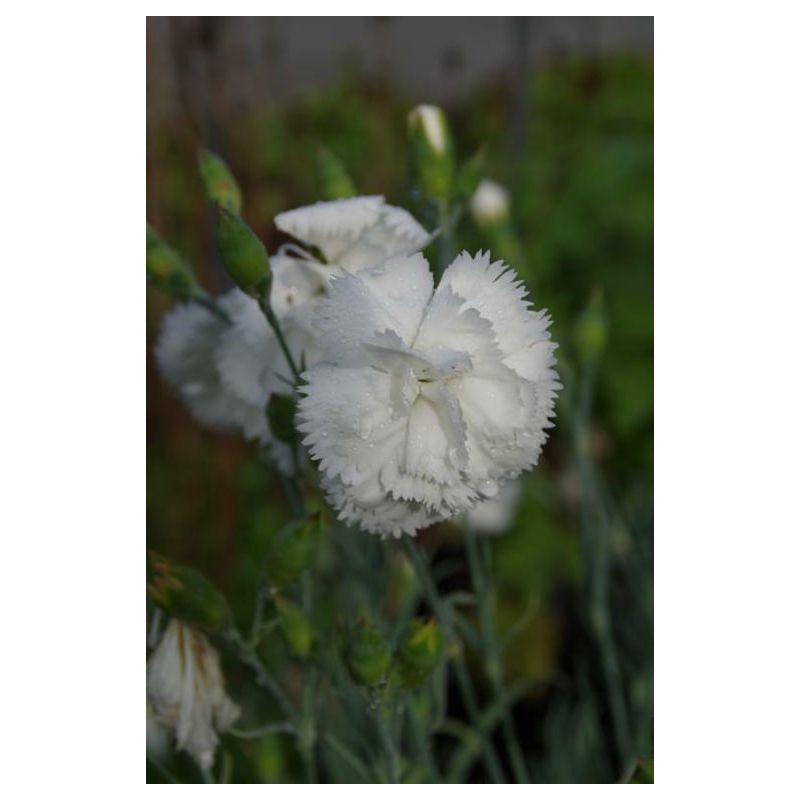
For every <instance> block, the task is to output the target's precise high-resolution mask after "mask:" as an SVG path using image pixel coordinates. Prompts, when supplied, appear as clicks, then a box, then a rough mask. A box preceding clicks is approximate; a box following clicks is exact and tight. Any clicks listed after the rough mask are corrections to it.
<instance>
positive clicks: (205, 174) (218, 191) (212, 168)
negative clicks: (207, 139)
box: [197, 147, 242, 214]
mask: <svg viewBox="0 0 800 800" xmlns="http://www.w3.org/2000/svg"><path fill="white" fill-rule="evenodd" d="M197 164H198V166H199V167H200V176H201V177H202V178H203V184H204V185H205V187H206V194H207V195H208V198H209V200H213V201H214V202H215V203H216V204H217V205H219V206H221V207H222V208H225V209H227V210H228V211H231V212H232V213H234V214H241V212H242V192H241V190H240V189H239V186H238V184H237V183H236V178H234V177H233V174H232V173H231V171H230V169H228V165H227V164H226V163H225V162H224V161H223V160H222V159H221V158H220V157H219V156H218V155H215V154H214V153H212V152H211V151H210V150H205V149H204V148H202V147H201V148H200V149H199V150H198V151H197Z"/></svg>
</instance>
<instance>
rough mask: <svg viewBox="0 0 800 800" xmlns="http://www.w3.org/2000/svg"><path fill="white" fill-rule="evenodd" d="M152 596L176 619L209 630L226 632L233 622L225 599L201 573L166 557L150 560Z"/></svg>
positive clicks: (149, 588)
mask: <svg viewBox="0 0 800 800" xmlns="http://www.w3.org/2000/svg"><path fill="white" fill-rule="evenodd" d="M150 571H151V578H150V580H149V582H148V587H147V590H148V593H149V595H150V597H151V598H152V600H153V602H155V603H156V605H158V606H160V607H161V608H163V609H164V610H165V611H167V612H169V613H170V614H171V615H172V616H174V617H177V618H178V619H181V620H184V621H185V622H191V623H194V624H196V625H199V626H200V627H202V628H206V629H207V630H209V631H222V630H224V629H225V628H226V627H227V625H228V623H229V621H230V611H229V609H228V604H227V603H226V602H225V598H224V597H223V596H222V595H221V594H220V593H219V592H218V591H217V590H216V589H215V588H214V586H213V585H212V584H211V582H210V581H209V580H208V579H207V578H206V577H205V576H204V575H202V574H201V573H200V572H198V571H197V570H195V569H191V568H190V567H183V566H180V565H178V564H173V563H171V562H170V561H168V560H167V559H165V558H163V557H162V556H158V555H151V557H150Z"/></svg>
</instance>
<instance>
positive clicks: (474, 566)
mask: <svg viewBox="0 0 800 800" xmlns="http://www.w3.org/2000/svg"><path fill="white" fill-rule="evenodd" d="M466 540H467V559H468V561H469V568H470V573H471V576H472V584H473V586H474V587H475V592H476V594H477V596H478V616H479V621H480V626H481V641H482V645H483V652H484V658H485V663H486V673H487V675H488V677H489V682H490V683H491V685H492V690H493V692H494V695H495V697H496V698H497V699H498V700H500V699H501V698H502V697H504V695H505V680H504V674H503V659H502V656H501V652H500V645H499V642H498V639H497V632H496V626H495V615H496V607H495V597H494V589H493V586H492V583H491V574H492V573H491V569H490V566H489V553H488V542H487V541H486V537H484V540H483V545H484V547H481V546H480V544H479V542H478V536H477V534H476V533H475V531H474V530H472V528H471V527H468V528H467V534H466ZM481 551H483V552H481ZM501 730H502V732H503V740H504V742H505V745H506V749H507V750H508V755H509V758H510V759H511V768H512V770H513V772H514V779H515V781H516V782H517V783H530V782H531V779H530V775H529V774H528V768H527V766H526V765H525V757H524V756H523V754H522V747H521V746H520V743H519V739H518V738H517V731H516V728H515V727H514V719H513V716H512V714H511V707H510V706H508V705H506V706H504V708H503V716H502V721H501Z"/></svg>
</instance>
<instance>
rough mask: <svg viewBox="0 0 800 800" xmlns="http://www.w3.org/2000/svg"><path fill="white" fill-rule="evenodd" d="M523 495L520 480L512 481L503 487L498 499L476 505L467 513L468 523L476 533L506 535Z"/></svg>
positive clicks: (493, 498)
mask: <svg viewBox="0 0 800 800" xmlns="http://www.w3.org/2000/svg"><path fill="white" fill-rule="evenodd" d="M521 494H522V484H521V482H520V481H519V480H515V481H511V482H509V483H507V484H506V485H505V486H503V487H502V488H501V489H500V491H499V492H498V493H497V497H492V498H490V499H489V500H483V501H482V502H480V503H476V504H475V507H474V508H471V509H470V510H469V511H467V514H466V523H467V525H468V526H469V527H470V528H472V530H474V531H475V532H476V533H487V534H497V533H505V531H507V530H508V529H509V528H510V527H511V523H512V522H514V517H515V516H516V514H517V508H518V507H519V499H520V496H521Z"/></svg>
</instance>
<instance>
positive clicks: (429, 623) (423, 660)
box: [398, 619, 444, 688]
mask: <svg viewBox="0 0 800 800" xmlns="http://www.w3.org/2000/svg"><path fill="white" fill-rule="evenodd" d="M443 653H444V635H443V634H442V630H441V628H440V627H439V623H438V622H437V621H436V620H435V619H428V620H422V619H413V620H411V622H410V623H409V626H408V630H407V631H406V634H405V636H404V637H403V641H402V644H401V645H400V650H399V651H398V658H399V663H398V666H399V673H400V680H401V681H402V683H403V685H404V686H407V687H410V688H413V687H416V686H419V685H420V684H422V682H423V681H424V680H425V679H426V678H427V677H428V675H430V674H431V672H433V670H434V669H435V668H436V667H437V666H438V664H439V662H440V661H441V658H442V654H443Z"/></svg>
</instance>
